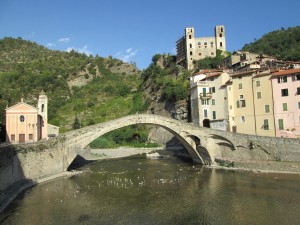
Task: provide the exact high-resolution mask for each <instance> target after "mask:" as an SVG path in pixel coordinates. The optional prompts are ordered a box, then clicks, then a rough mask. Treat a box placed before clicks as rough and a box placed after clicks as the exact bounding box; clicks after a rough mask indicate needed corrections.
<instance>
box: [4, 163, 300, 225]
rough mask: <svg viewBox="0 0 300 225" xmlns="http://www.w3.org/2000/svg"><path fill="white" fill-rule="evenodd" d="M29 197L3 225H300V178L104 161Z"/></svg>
mask: <svg viewBox="0 0 300 225" xmlns="http://www.w3.org/2000/svg"><path fill="white" fill-rule="evenodd" d="M78 170H79V171H83V172H82V173H79V174H76V175H73V176H68V177H61V178H57V179H54V180H52V181H49V182H46V183H42V184H39V185H37V186H35V187H33V188H31V189H28V190H26V191H24V192H23V193H22V194H20V195H19V197H18V198H17V199H15V200H14V201H13V202H12V203H11V205H10V206H9V207H8V208H7V209H6V210H5V211H4V212H2V213H1V214H0V224H2V225H6V224H16V225H18V224H22V225H36V224H43V225H47V224H49V225H50V224H51V225H52V224H55V225H59V224H172V225H173V224H174V225H176V224H222V225H226V224H236V225H241V224H262V225H267V224H280V225H284V224H300V214H299V212H300V176H299V175H288V174H265V173H253V172H246V171H232V170H223V169H211V168H205V167H202V166H200V165H196V164H192V163H190V162H184V161H181V160H178V159H174V158H170V159H161V160H153V159H145V158H142V157H129V158H122V159H114V160H112V159H110V160H101V161H97V162H95V163H92V164H89V165H85V166H84V167H82V168H80V169H78Z"/></svg>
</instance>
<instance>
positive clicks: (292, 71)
mask: <svg viewBox="0 0 300 225" xmlns="http://www.w3.org/2000/svg"><path fill="white" fill-rule="evenodd" d="M293 73H300V69H291V70H280V71H278V72H275V73H273V74H272V77H277V76H284V75H288V74H293Z"/></svg>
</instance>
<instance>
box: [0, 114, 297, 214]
mask: <svg viewBox="0 0 300 225" xmlns="http://www.w3.org/2000/svg"><path fill="white" fill-rule="evenodd" d="M136 124H151V125H157V126H160V127H163V128H165V129H166V130H168V131H169V132H171V133H172V134H173V135H174V136H175V137H176V138H177V139H178V140H180V141H181V143H182V144H183V145H184V146H185V148H186V149H187V151H188V152H189V154H190V156H191V158H192V159H193V160H194V162H197V163H202V164H205V165H210V164H214V163H215V161H216V160H222V159H230V160H232V161H235V160H239V161H241V160H244V161H249V160H260V161H268V162H272V161H273V162H279V161H281V162H299V163H300V140H297V139H285V138H271V137H260V136H251V135H244V134H238V133H230V132H224V131H219V130H213V129H209V128H202V127H197V126H195V125H193V124H189V123H185V122H182V121H179V120H175V119H172V118H169V117H163V116H158V115H154V114H136V115H131V116H126V117H123V118H119V119H115V120H112V121H108V122H104V123H100V124H96V125H93V126H89V127H85V128H82V129H78V130H74V131H70V132H68V133H65V134H62V135H60V136H58V137H56V138H53V139H50V140H48V141H40V142H37V143H31V144H19V145H7V146H1V147H0V194H1V195H0V211H1V209H3V207H4V206H5V201H6V202H7V197H9V196H10V198H11V196H12V195H11V194H9V193H10V192H19V191H20V190H21V189H22V187H23V188H24V187H27V186H28V185H33V184H35V183H38V182H40V181H43V180H44V179H51V178H54V177H57V176H60V175H61V174H63V173H64V171H66V170H67V168H68V167H69V165H70V164H71V163H72V161H73V160H74V159H75V157H76V156H77V155H78V154H79V153H80V152H81V151H82V150H83V149H84V148H85V147H86V146H87V145H88V144H89V143H90V142H92V141H93V140H95V139H96V138H97V137H99V136H101V135H103V134H105V133H108V132H110V131H113V130H116V129H119V128H122V127H125V126H130V125H136ZM298 172H300V169H299V171H298ZM4 199H6V200H4Z"/></svg>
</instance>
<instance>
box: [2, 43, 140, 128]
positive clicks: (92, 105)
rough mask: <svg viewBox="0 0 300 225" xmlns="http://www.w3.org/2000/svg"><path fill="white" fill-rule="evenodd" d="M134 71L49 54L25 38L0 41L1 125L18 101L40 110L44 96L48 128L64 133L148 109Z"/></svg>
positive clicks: (110, 61)
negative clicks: (41, 94)
mask: <svg viewBox="0 0 300 225" xmlns="http://www.w3.org/2000/svg"><path fill="white" fill-rule="evenodd" d="M140 82H141V79H140V71H139V70H138V69H137V68H136V67H135V65H132V64H127V63H124V62H122V61H121V60H118V59H114V58H112V57H108V58H102V57H99V56H96V57H94V56H87V55H85V54H81V53H78V52H75V51H71V52H63V51H53V50H49V49H47V48H45V47H43V46H40V45H38V44H36V43H34V42H30V41H25V40H22V39H21V38H18V39H14V38H4V39H1V40H0V84H1V87H0V124H4V122H5V121H4V109H5V108H6V106H11V105H13V104H15V103H17V102H19V101H20V99H21V97H23V98H24V101H25V102H27V103H29V104H31V105H36V97H37V95H38V93H39V92H41V91H42V90H44V91H45V92H46V94H47V95H48V98H49V122H50V123H51V124H54V125H57V126H60V128H61V131H62V132H64V131H68V130H70V129H72V124H73V123H74V119H75V117H76V116H77V118H78V119H79V121H80V124H81V126H87V125H91V124H94V123H99V122H103V121H107V120H110V119H113V118H117V117H121V116H125V115H128V114H131V113H136V111H142V110H144V109H145V105H144V99H143V95H142V93H141V92H140V91H139V90H138V88H139V85H140Z"/></svg>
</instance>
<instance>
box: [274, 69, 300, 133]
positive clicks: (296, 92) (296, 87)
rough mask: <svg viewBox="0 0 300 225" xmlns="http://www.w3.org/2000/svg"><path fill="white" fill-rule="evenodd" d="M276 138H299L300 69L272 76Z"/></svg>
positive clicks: (279, 72)
mask: <svg viewBox="0 0 300 225" xmlns="http://www.w3.org/2000/svg"><path fill="white" fill-rule="evenodd" d="M271 81H272V89H273V100H274V120H275V121H274V123H275V135H276V137H289V138H297V137H300V69H290V70H282V71H278V72H275V73H273V74H272V77H271Z"/></svg>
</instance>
